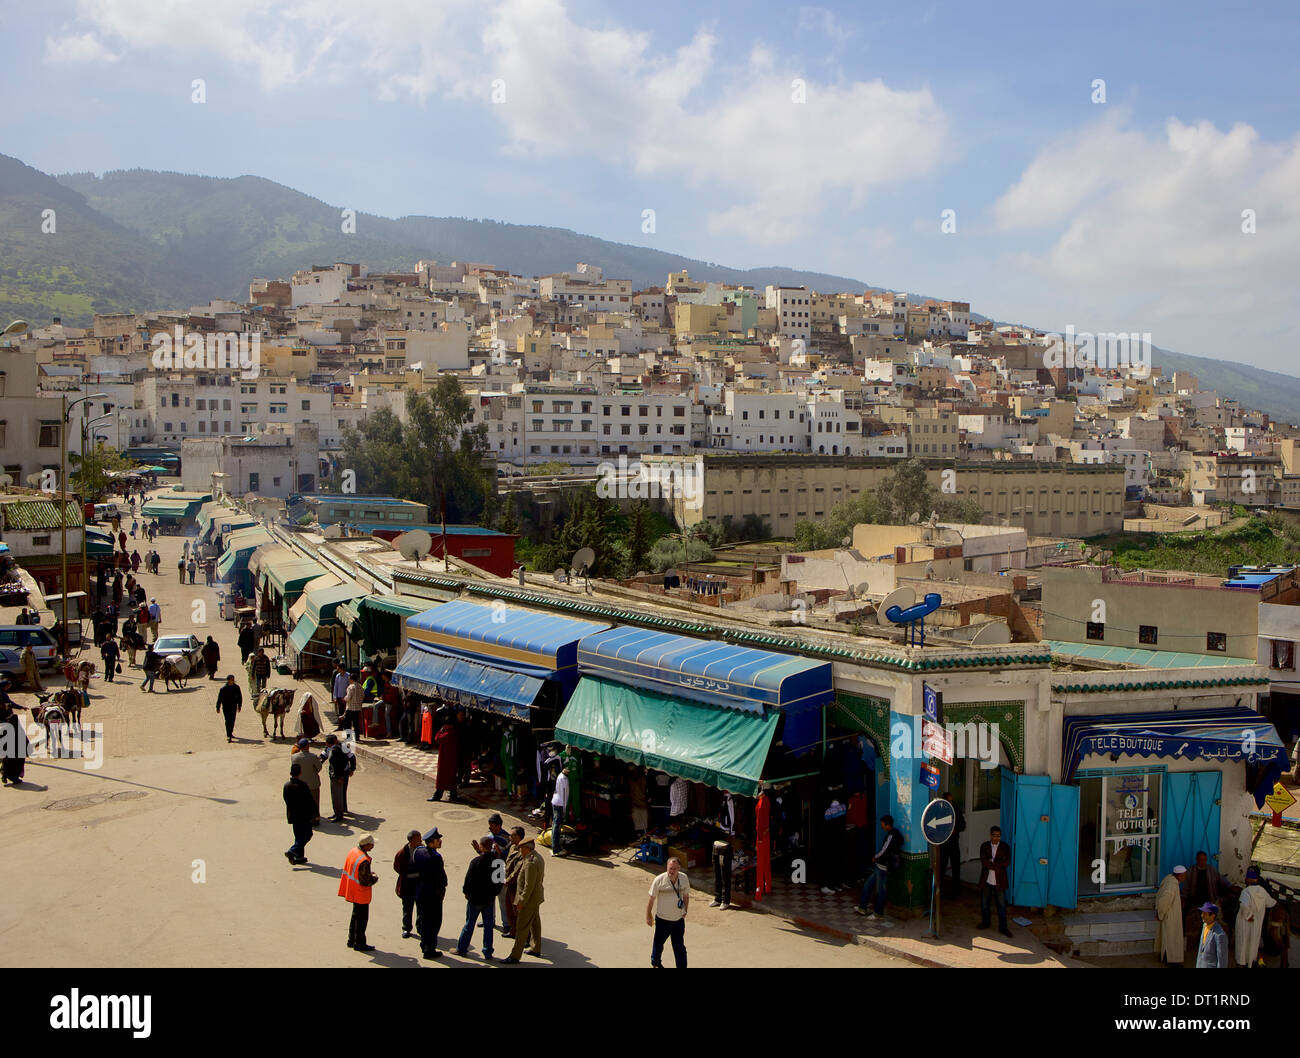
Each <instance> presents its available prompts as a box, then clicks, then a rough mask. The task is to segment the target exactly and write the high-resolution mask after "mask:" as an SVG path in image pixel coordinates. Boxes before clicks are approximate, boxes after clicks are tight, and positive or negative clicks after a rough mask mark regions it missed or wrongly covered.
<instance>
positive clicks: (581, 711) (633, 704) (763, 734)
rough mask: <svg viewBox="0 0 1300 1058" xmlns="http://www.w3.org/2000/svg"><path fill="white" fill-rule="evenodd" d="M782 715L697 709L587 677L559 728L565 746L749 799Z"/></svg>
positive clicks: (691, 704) (678, 700)
mask: <svg viewBox="0 0 1300 1058" xmlns="http://www.w3.org/2000/svg"><path fill="white" fill-rule="evenodd" d="M779 720H780V714H779V713H778V712H777V711H776V710H768V711H767V713H766V715H760V714H758V713H745V712H737V711H736V710H732V709H719V708H716V707H714V706H707V705H697V704H695V703H694V702H690V701H686V700H685V699H682V698H674V697H671V696H669V695H666V694H659V693H657V692H655V691H645V690H639V689H637V688H635V687H627V686H624V685H623V684H621V683H614V682H612V681H610V680H603V679H600V678H599V677H593V676H584V677H583V678H582V679H581V680H579V681H578V686H577V689H576V690H574V692H573V697H571V698H570V699H569V704H568V705H567V706H566V707H565V709H564V713H563V715H561V717H560V720H559V723H558V724H556V727H555V737H556V739H557V740H558V741H560V742H564V743H566V744H568V745H571V746H577V747H578V748H580V749H585V750H588V751H590V752H592V753H601V754H608V755H609V756H612V757H617V758H618V759H619V760H625V761H628V762H629V763H631V764H639V765H642V766H644V767H647V768H656V769H658V770H659V771H666V772H668V773H669V774H670V775H680V776H682V777H683V778H686V779H690V780H692V781H694V782H702V783H705V784H706V785H708V786H714V787H717V788H718V789H723V790H729V791H731V792H732V793H735V794H739V795H741V796H742V797H754V796H756V795H757V794H758V784H759V779H760V778H761V777H762V774H763V765H764V763H765V762H766V760H767V754H768V751H769V750H770V749H771V747H772V739H773V738H774V737H775V736H776V726H777V723H778V722H779Z"/></svg>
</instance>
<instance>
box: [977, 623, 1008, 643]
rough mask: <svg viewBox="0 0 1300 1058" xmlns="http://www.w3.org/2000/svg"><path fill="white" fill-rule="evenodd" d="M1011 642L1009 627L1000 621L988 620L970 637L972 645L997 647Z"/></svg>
mask: <svg viewBox="0 0 1300 1058" xmlns="http://www.w3.org/2000/svg"><path fill="white" fill-rule="evenodd" d="M1010 642H1011V629H1009V628H1008V627H1007V626H1006V625H1005V624H1003V623H1002V622H1001V621H988V622H986V623H985V625H984V627H983V628H981V629H980V630H979V631H978V632H976V633H975V635H974V636H973V637H972V638H971V641H970V644H971V646H973V647H997V646H1003V645H1004V644H1006V643H1010Z"/></svg>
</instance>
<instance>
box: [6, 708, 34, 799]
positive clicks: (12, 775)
mask: <svg viewBox="0 0 1300 1058" xmlns="http://www.w3.org/2000/svg"><path fill="white" fill-rule="evenodd" d="M27 752H28V745H27V731H26V729H25V728H24V726H23V720H22V714H21V713H19V712H18V710H17V709H15V708H14V707H13V706H12V705H10V704H9V703H8V702H7V701H0V779H2V780H3V781H4V784H5V785H6V786H8V785H10V784H12V785H14V786H17V785H18V783H20V782H22V781H23V773H24V771H25V770H26V768H27Z"/></svg>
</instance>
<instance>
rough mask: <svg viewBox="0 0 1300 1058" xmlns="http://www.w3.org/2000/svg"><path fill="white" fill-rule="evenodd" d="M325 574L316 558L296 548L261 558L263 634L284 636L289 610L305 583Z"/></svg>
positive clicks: (260, 600) (258, 579)
mask: <svg viewBox="0 0 1300 1058" xmlns="http://www.w3.org/2000/svg"><path fill="white" fill-rule="evenodd" d="M324 574H325V567H323V566H322V565H321V564H320V563H319V562H317V561H315V559H310V558H306V557H304V556H303V555H300V554H298V552H296V551H290V550H287V549H286V550H285V551H284V552H283V553H282V554H275V555H270V556H267V557H264V558H263V559H262V562H261V564H260V566H259V569H258V574H257V587H258V620H259V621H260V622H261V624H262V627H263V629H264V630H265V631H264V632H263V637H264V638H265V637H266V636H267V635H269V636H271V637H272V638H273V639H274V638H275V637H276V636H283V635H284V632H285V629H286V626H287V624H288V617H289V611H290V609H292V607H293V604H294V603H296V602H297V601H298V599H299V597H300V596H301V595H302V594H303V592H304V591H305V590H306V588H307V585H308V584H310V583H311V582H312V581H314V580H315V579H316V578H317V577H321V576H323V575H324Z"/></svg>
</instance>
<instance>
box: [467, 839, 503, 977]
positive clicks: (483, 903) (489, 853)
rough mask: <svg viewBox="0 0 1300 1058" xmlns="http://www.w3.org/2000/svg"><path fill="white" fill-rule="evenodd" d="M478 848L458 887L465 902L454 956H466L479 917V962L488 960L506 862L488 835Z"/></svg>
mask: <svg viewBox="0 0 1300 1058" xmlns="http://www.w3.org/2000/svg"><path fill="white" fill-rule="evenodd" d="M479 847H480V848H481V849H483V852H482V853H480V854H479V855H478V856H475V857H474V858H473V859H472V860H470V861H469V867H468V869H466V871H465V884H464V885H463V886H462V887H461V892H462V893H464V894H465V900H466V904H465V928H464V929H463V930H461V932H460V941H459V942H458V943H457V944H456V954H457V955H468V954H469V942H470V938H471V937H472V936H473V935H474V926H475V924H476V923H477V922H478V920H479V917H480V916H482V918H483V958H484V959H491V958H492V937H493V929H494V928H495V927H496V906H495V905H496V898H497V894H498V893H499V892H501V887H502V885H503V884H504V882H505V872H506V861H505V858H504V857H503V856H502V854H501V850H500V848H499V847H498V846H497V844H496V842H495V841H493V840H492V835H491V834H488V835H487V836H486V837H484V838H483V839H482V840H481V841H479Z"/></svg>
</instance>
